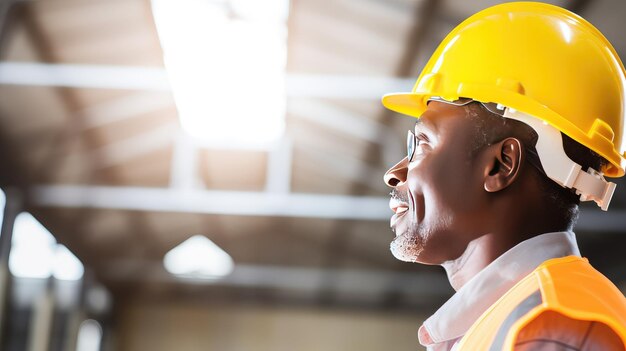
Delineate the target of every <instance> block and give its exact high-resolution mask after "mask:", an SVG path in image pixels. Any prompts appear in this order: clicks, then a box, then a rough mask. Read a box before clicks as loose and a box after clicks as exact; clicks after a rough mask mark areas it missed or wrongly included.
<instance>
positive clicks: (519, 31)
mask: <svg viewBox="0 0 626 351" xmlns="http://www.w3.org/2000/svg"><path fill="white" fill-rule="evenodd" d="M625 77H626V74H625V71H624V65H623V64H622V62H621V60H620V58H619V56H618V55H617V53H616V52H615V49H614V48H613V47H612V46H611V44H610V43H609V41H608V40H607V39H606V38H605V37H604V36H603V35H602V33H600V31H599V30H598V29H596V28H595V27H594V26H593V25H591V24H590V23H589V22H587V21H586V20H584V19H583V18H581V17H580V16H578V15H576V14H574V13H572V12H570V11H567V10H565V9H562V8H560V7H557V6H553V5H548V4H542V3H535V2H514V3H505V4H501V5H497V6H493V7H490V8H488V9H485V10H483V11H480V12H478V13H477V14H475V15H473V16H471V17H470V18H468V19H467V20H465V21H464V22H463V23H461V24H460V25H459V26H457V27H456V28H455V29H454V30H452V32H450V34H448V36H447V37H446V38H445V39H444V40H443V41H442V42H441V44H440V45H439V47H438V48H437V50H436V51H435V53H434V54H433V55H432V57H431V58H430V60H429V61H428V63H427V64H426V66H425V67H424V70H423V71H422V73H421V74H420V76H419V78H418V79H417V82H416V83H415V86H414V87H413V91H412V92H411V93H398V94H388V95H385V96H384V97H383V100H382V102H383V105H385V107H387V108H389V109H391V110H393V111H396V112H400V113H402V114H406V115H410V116H414V117H419V116H420V115H421V114H422V113H423V112H424V110H425V109H426V103H427V101H428V99H429V98H430V97H433V96H437V97H441V98H444V99H446V100H456V99H458V98H460V97H464V98H472V99H474V100H478V101H482V102H495V103H499V104H501V105H504V106H507V107H510V108H513V109H515V110H518V111H521V112H524V113H527V114H529V115H532V116H535V117H537V118H540V119H542V120H543V121H545V122H547V123H549V124H551V125H553V126H554V127H556V128H557V129H559V130H560V131H561V132H563V133H565V134H566V135H568V136H569V137H571V138H572V139H574V140H576V141H578V142H579V143H581V144H583V145H585V146H586V147H588V148H589V149H591V150H593V151H595V152H597V153H598V154H599V155H601V156H603V157H604V158H605V159H607V160H608V161H609V162H610V164H609V165H608V166H607V167H606V168H605V169H603V170H602V171H603V172H604V173H605V174H606V175H607V176H610V177H621V176H623V175H624V168H625V167H626V159H625V157H626V153H623V151H624V147H625V146H626V145H625V140H624V130H623V129H624V112H625V111H624V85H625V84H624V83H625V82H626V78H625Z"/></svg>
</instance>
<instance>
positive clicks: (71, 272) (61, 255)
mask: <svg viewBox="0 0 626 351" xmlns="http://www.w3.org/2000/svg"><path fill="white" fill-rule="evenodd" d="M52 267H53V268H52V275H54V278H56V279H58V280H80V278H82V277H83V274H84V273H85V268H84V267H83V264H82V263H81V262H80V261H79V260H78V258H77V257H76V256H74V254H73V253H72V252H71V251H70V250H68V249H67V247H65V246H64V245H61V244H58V245H57V247H56V251H55V255H54V262H53V264H52Z"/></svg>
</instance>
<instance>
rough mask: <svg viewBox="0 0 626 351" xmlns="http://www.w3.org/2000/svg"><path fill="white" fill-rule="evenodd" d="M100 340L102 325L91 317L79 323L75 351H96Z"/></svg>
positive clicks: (98, 348)
mask: <svg viewBox="0 0 626 351" xmlns="http://www.w3.org/2000/svg"><path fill="white" fill-rule="evenodd" d="M101 341H102V327H101V326H100V323H98V322H96V321H94V320H93V319H88V320H86V321H84V322H82V323H81V324H80V327H79V329H78V339H77V340H76V351H98V350H100V343H101Z"/></svg>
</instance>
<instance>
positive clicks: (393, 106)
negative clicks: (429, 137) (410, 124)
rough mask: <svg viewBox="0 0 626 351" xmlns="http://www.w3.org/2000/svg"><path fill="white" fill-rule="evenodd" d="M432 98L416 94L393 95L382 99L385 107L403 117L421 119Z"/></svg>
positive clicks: (387, 95)
mask: <svg viewBox="0 0 626 351" xmlns="http://www.w3.org/2000/svg"><path fill="white" fill-rule="evenodd" d="M429 97H430V96H427V95H424V94H415V93H391V94H386V95H385V96H383V98H382V103H383V106H385V107H386V108H388V109H389V110H391V111H394V112H398V113H401V114H403V115H407V116H411V117H415V118H420V116H421V115H422V113H424V111H426V105H427V101H428V98H429Z"/></svg>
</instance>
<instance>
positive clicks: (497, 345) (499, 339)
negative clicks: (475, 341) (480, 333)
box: [489, 291, 542, 351]
mask: <svg viewBox="0 0 626 351" xmlns="http://www.w3.org/2000/svg"><path fill="white" fill-rule="evenodd" d="M541 303H542V299H541V292H540V291H536V292H534V293H533V294H531V295H530V296H528V297H527V298H526V299H525V300H524V301H522V302H520V303H519V305H517V307H515V308H514V309H513V311H511V313H510V314H509V315H508V317H506V319H505V320H504V322H503V323H502V325H501V326H500V328H499V329H498V333H497V334H496V337H495V339H494V340H493V343H492V344H491V347H490V348H489V351H500V350H502V346H504V341H505V340H506V336H507V335H509V331H510V330H511V327H513V324H515V322H517V321H518V320H519V319H520V318H522V317H523V316H525V315H526V313H528V312H530V311H531V310H532V309H533V308H535V307H537V306H539V305H541Z"/></svg>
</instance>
